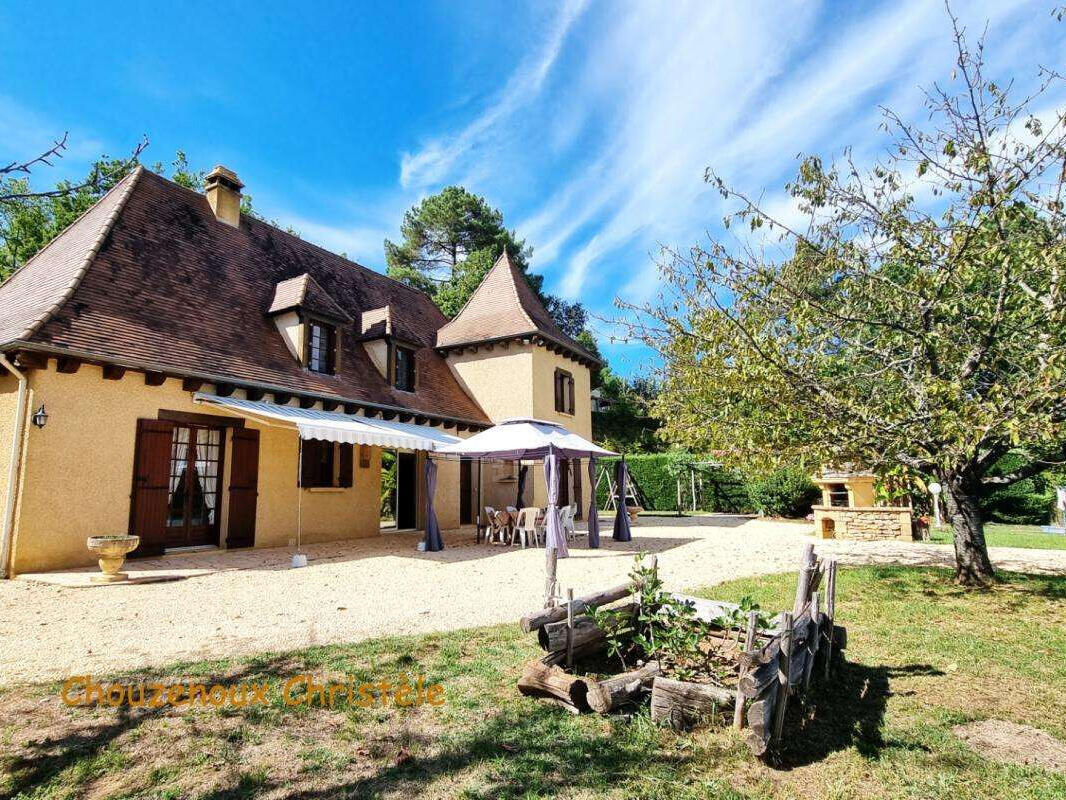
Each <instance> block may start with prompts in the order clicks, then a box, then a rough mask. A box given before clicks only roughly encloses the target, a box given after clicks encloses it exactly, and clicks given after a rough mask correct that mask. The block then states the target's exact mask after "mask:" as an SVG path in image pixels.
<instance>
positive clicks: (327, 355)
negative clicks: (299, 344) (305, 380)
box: [307, 322, 337, 375]
mask: <svg viewBox="0 0 1066 800" xmlns="http://www.w3.org/2000/svg"><path fill="white" fill-rule="evenodd" d="M336 343H337V337H336V333H335V331H334V329H333V327H332V326H330V325H325V324H323V323H321V322H308V323H307V368H308V369H309V370H311V371H312V372H323V373H325V374H327V375H332V374H333V355H334V351H335V350H336Z"/></svg>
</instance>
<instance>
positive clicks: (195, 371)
mask: <svg viewBox="0 0 1066 800" xmlns="http://www.w3.org/2000/svg"><path fill="white" fill-rule="evenodd" d="M305 274H306V275H308V276H309V277H310V278H311V279H313V281H314V283H315V284H317V285H318V286H319V287H320V288H321V289H322V290H323V292H324V293H326V294H327V295H328V296H329V297H330V298H332V299H333V300H334V301H335V302H336V304H337V305H339V306H340V307H341V308H342V309H344V310H345V311H346V312H347V313H348V315H349V316H350V317H352V318H354V319H356V320H358V318H359V317H360V315H361V312H362V311H363V310H369V309H379V308H382V307H384V306H390V307H391V309H392V310H393V319H394V321H395V320H396V318H397V316H398V315H397V314H396V311H397V310H402V322H403V333H404V338H405V339H408V340H409V341H410V342H411V343H412V344H415V345H417V346H418V351H417V356H416V368H417V370H418V376H417V383H416V385H417V386H418V387H419V389H418V391H417V393H409V392H401V391H398V390H396V389H394V388H393V387H392V386H390V385H389V384H388V383H387V382H386V381H385V380H384V379H383V378H382V377H381V374H380V373H379V372H378V371H377V369H376V368H375V367H374V365H373V363H372V362H371V361H370V358H369V357H368V356H367V354H366V352H365V351H364V350H363V347H362V345H361V343H360V339H361V338H362V328H361V327H360V326H359V323H358V322H356V323H353V324H346V325H341V326H339V328H338V332H339V339H340V346H341V357H340V359H339V365H338V372H337V374H336V375H321V374H318V373H314V372H310V371H308V370H306V369H304V368H303V367H301V366H300V364H299V363H297V362H296V361H295V360H294V359H293V358H292V356H291V354H290V353H289V351H288V348H287V347H286V345H285V342H284V341H283V340H282V337H281V336H280V334H279V333H278V331H277V329H276V327H275V325H274V323H273V321H272V320H271V318H270V317H269V316H268V315H267V313H266V311H267V309H269V308H270V307H271V303H272V302H273V299H274V296H275V293H276V287H277V285H278V284H279V283H281V282H284V281H287V280H290V279H292V278H297V277H299V276H301V275H305ZM308 285H310V284H308ZM69 287H73V288H72V289H70V288H69ZM53 306H54V307H55V308H54V310H50V309H52V308H53ZM42 319H43V322H37V321H38V320H42ZM0 320H3V322H2V323H0V346H5V345H6V347H5V349H14V348H15V347H17V345H16V344H15V343H16V342H26V343H30V344H31V345H32V346H35V347H36V348H38V349H45V350H53V351H58V352H66V353H69V354H74V355H79V356H81V357H83V358H86V359H96V360H99V361H104V362H114V363H118V364H121V365H125V366H133V367H142V368H147V369H153V370H158V371H163V372H172V373H175V374H183V375H184V374H188V375H191V376H195V377H206V378H211V377H219V378H223V379H227V380H231V381H232V382H234V383H237V384H251V385H255V386H260V387H264V388H267V389H274V388H278V389H281V390H286V391H291V392H302V393H306V394H315V395H321V396H328V397H335V398H339V399H343V400H348V401H352V402H361V401H362V402H367V403H371V404H376V405H386V406H395V407H399V408H406V409H409V410H412V411H417V412H424V413H426V414H429V415H434V416H441V417H448V418H452V419H458V420H469V421H477V422H488V418H487V417H486V415H485V413H484V411H482V409H481V408H480V407H479V406H478V405H477V403H476V402H475V401H474V400H473V399H472V398H471V397H470V396H469V395H467V394H466V393H465V392H464V391H463V389H462V388H461V387H460V386H459V384H458V382H457V381H456V379H455V377H454V376H453V375H452V373H451V370H450V369H449V368H448V365H447V364H446V363H445V361H444V359H443V358H442V357H441V356H440V355H439V354H438V353H437V352H436V350H435V349H434V348H435V345H436V332H437V329H438V328H440V327H441V326H442V325H443V324H444V323H445V322H446V319H445V317H444V316H443V315H442V314H441V312H440V310H439V309H438V308H437V307H436V306H435V305H434V304H433V301H432V300H430V299H429V297H428V296H427V295H425V294H423V293H422V292H419V291H417V290H415V289H412V288H410V287H408V286H404V285H403V284H401V283H398V282H397V281H394V280H392V279H390V278H387V277H385V276H384V275H381V274H380V273H377V272H373V271H372V270H369V269H366V268H365V267H362V266H360V265H358V264H354V263H352V262H351V261H348V260H346V259H343V258H341V257H340V256H337V255H335V254H333V253H330V252H328V251H326V250H323V249H322V248H320V247H317V246H315V245H313V244H311V243H309V242H305V241H303V240H301V239H299V238H297V237H295V236H291V235H289V234H287V233H284V232H282V231H280V230H278V229H277V228H275V227H273V226H271V225H268V224H267V223H265V222H261V221H259V220H256V219H251V218H249V217H246V216H243V217H241V221H240V226H239V227H237V228H234V227H231V226H229V225H225V224H222V223H220V222H219V221H218V220H216V219H215V217H214V214H212V213H211V209H210V207H209V206H208V203H207V200H206V198H205V197H204V196H203V195H201V194H199V193H197V192H193V191H190V190H188V189H184V188H182V187H180V186H178V185H177V184H174V183H172V182H170V181H168V180H166V179H165V178H162V177H160V176H158V175H156V174H154V173H152V172H150V171H147V170H143V169H138V170H137V171H136V173H134V174H133V175H131V176H130V177H128V178H126V179H124V180H123V181H122V182H121V183H120V184H119V185H118V186H116V187H115V188H114V189H113V190H112V191H111V192H110V193H108V194H107V195H105V197H104V198H103V199H101V200H100V202H99V203H98V204H97V205H96V206H94V207H93V208H92V209H91V210H89V211H88V212H86V214H85V215H84V216H83V217H82V218H81V219H79V220H78V221H77V222H76V223H74V224H73V225H72V226H71V227H70V228H68V229H67V231H66V232H64V233H63V234H62V235H61V236H60V237H59V238H57V239H56V240H55V241H54V242H52V244H50V245H49V246H48V247H47V248H45V249H44V250H42V251H41V252H40V253H39V254H38V255H37V256H36V257H35V258H34V259H32V260H31V261H30V262H28V263H27V264H26V265H25V266H24V267H23V268H22V269H21V270H19V271H18V272H17V273H15V275H14V276H12V277H11V278H10V279H9V280H8V281H7V282H6V283H4V284H3V285H0Z"/></svg>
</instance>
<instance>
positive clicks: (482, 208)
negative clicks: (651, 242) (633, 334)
mask: <svg viewBox="0 0 1066 800" xmlns="http://www.w3.org/2000/svg"><path fill="white" fill-rule="evenodd" d="M400 236H401V240H400V242H399V243H396V242H392V241H390V240H389V239H386V240H385V263H386V271H387V274H388V275H389V276H390V277H393V278H396V279H397V280H399V281H402V282H403V283H406V284H407V285H409V286H413V287H415V288H416V289H421V290H422V291H424V292H426V294H428V295H429V296H430V297H432V298H433V300H434V302H436V304H437V306H438V307H439V308H440V310H441V311H442V312H443V313H444V315H445V316H447V317H454V316H455V315H456V314H458V313H459V311H460V310H462V308H463V306H464V305H465V304H466V301H467V300H469V299H470V295H472V294H473V293H474V290H475V289H477V287H478V286H479V285H480V284H481V281H482V280H483V279H484V278H485V275H486V274H487V273H488V271H489V270H490V269H492V265H493V264H495V263H496V259H498V258H499V257H500V255H501V254H502V253H503V251H504V249H506V250H507V253H508V255H510V257H511V260H512V261H513V262H514V264H515V266H517V267H518V268H519V270H521V271H522V273H523V274H524V275H525V277H526V281H527V282H528V283H529V285H530V287H531V288H532V289H533V291H534V292H536V294H537V296H538V297H539V298H540V300H541V302H543V303H544V306H545V308H546V309H547V310H548V313H549V314H551V316H552V319H553V320H555V323H556V324H557V325H558V326H559V327H560V329H561V330H562V331H563V332H564V333H565V334H566V335H567V336H571V337H574V338H576V337H577V336H578V334H580V333H581V332H582V331H584V330H586V326H587V323H588V312H587V311H586V310H585V307H584V306H583V305H582V304H581V303H570V302H567V301H566V300H563V299H562V298H559V297H555V296H554V295H549V294H545V293H544V291H543V285H544V278H543V276H541V275H538V274H536V273H534V272H530V269H529V266H530V259H531V258H532V256H533V252H532V250H531V249H530V248H529V247H528V246H527V245H526V243H525V240H523V239H519V238H518V237H517V236H516V235H515V233H514V231H510V230H508V229H507V228H506V227H505V226H504V223H503V214H502V213H501V212H500V211H499V209H496V208H493V207H492V206H490V205H489V204H488V203H487V202H486V201H485V198H483V197H481V196H479V195H476V194H473V193H471V192H469V191H467V190H466V189H464V188H463V187H462V186H446V187H444V189H442V190H441V191H440V192H438V193H437V194H435V195H431V196H429V197H426V198H424V199H423V200H421V201H420V202H419V203H418V204H417V205H415V206H412V207H411V208H410V209H408V210H407V212H406V213H405V214H404V215H403V222H402V223H401V224H400Z"/></svg>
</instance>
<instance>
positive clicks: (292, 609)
mask: <svg viewBox="0 0 1066 800" xmlns="http://www.w3.org/2000/svg"><path fill="white" fill-rule="evenodd" d="M811 530H812V527H811V525H810V524H808V523H792V522H780V521H769V520H758V519H746V518H741V517H729V516H702V517H683V518H674V517H641V519H640V522H639V524H638V525H636V526H635V527H634V528H633V541H631V542H625V543H619V542H615V541H614V540H613V539H612V538H611V536H610V534H609V531H605V533H604V535H603V536H602V539H601V542H602V545H601V548H600V549H598V550H589V549H587V548H586V547H585V546H584V544H583V543H582V539H581V538H580V537H579V539H578V542H577V543H576V544H575V545H573V546H572V548H571V551H570V558H567V559H562V560H560V561H559V563H558V577H559V583H560V586H561V587H563V588H564V589H565V588H567V587H573V588H574V589H575V590H576V592H577V593H578V594H581V593H582V592H585V591H590V590H593V589H596V588H602V587H603V586H608V585H612V584H613V583H619V582H621V581H622V580H623V579H624V578H625V576H626V574H627V572H628V571H629V569H630V567H631V565H632V560H633V559H632V557H633V555H634V554H635V553H637V552H640V551H642V550H643V551H647V552H651V553H657V554H658V556H659V564H660V574H661V575H662V576H663V578H664V579H665V581H666V582H667V584H668V586H669V588H671V589H675V590H684V589H688V588H693V587H696V586H705V585H708V584H714V583H717V582H719V581H723V580H727V579H730V578H734V577H742V576H747V575H756V574H764V573H771V572H782V571H786V570H793V569H794V568H795V566H796V563H795V562H796V560H797V558H798V555H799V551H800V547H801V545H802V543H803V542H805V541H808V540H809V539H808V533H809V532H810V531H811ZM419 538H420V537H419V535H418V534H406V533H393V534H386V535H383V536H380V537H374V538H371V539H366V540H360V541H353V542H339V543H332V544H319V545H311V546H308V547H306V548H304V550H305V552H306V553H307V554H308V557H309V559H310V564H309V566H307V567H305V568H302V569H291V568H290V567H289V557H290V553H289V550H288V549H287V548H274V549H255V550H242V551H239V552H228V553H227V552H220V551H211V552H201V553H190V554H183V555H176V556H167V557H164V558H156V559H148V560H141V561H135V562H129V563H128V564H127V567H128V569H127V571H128V572H129V573H130V576H131V577H132V578H134V582H131V583H127V584H113V585H109V586H106V585H105V586H95V587H91V588H86V587H84V586H76V585H75V584H84V579H85V573H86V571H85V570H77V571H71V572H67V573H52V574H51V575H49V576H47V577H46V578H45V579H44V580H47V581H48V582H41V581H40V580H37V579H35V578H34V576H22V577H20V579H17V580H13V581H3V582H0V641H3V642H4V647H3V649H2V651H0V684H4V685H9V684H13V683H21V682H25V681H33V680H45V679H54V678H63V677H65V676H67V675H69V674H87V673H96V674H100V673H102V672H104V671H109V670H116V669H136V668H140V667H145V666H150V665H159V664H164V663H168V662H173V661H176V660H203V659H209V658H226V657H229V656H237V655H247V654H250V653H258V652H263V651H279V650H287V649H291V648H298V647H306V646H310V645H315V644H327V643H334V642H342V641H356V640H360V639H366V638H372V637H377V636H387V635H394V634H396V635H400V634H412V633H426V632H430V631H436V630H448V629H456V628H464V627H470V626H478V625H490V624H497V623H514V622H515V621H516V620H517V619H518V618H519V616H521V614H522V613H524V612H526V611H529V610H530V609H531V608H534V607H536V606H537V605H538V604H540V603H541V602H542V598H543V591H544V550H543V549H542V548H529V549H526V550H523V549H521V548H519V547H502V546H499V545H495V546H493V545H485V544H476V543H475V541H474V532H473V529H472V528H471V529H469V530H468V531H461V532H459V533H456V532H453V531H449V532H447V533H446V534H445V538H446V541H447V547H446V548H445V549H444V550H442V551H440V552H436V553H418V552H416V550H415V547H416V544H417V542H418V541H419ZM818 547H819V552H822V553H824V554H826V555H836V556H837V557H838V558H839V559H840V560H841V561H842V563H848V564H865V563H902V564H924V565H941V566H949V565H950V564H951V563H952V553H951V549H950V548H949V547H947V546H944V545H939V544H929V543H917V542H915V543H910V542H900V541H882V542H854V541H839V540H838V541H832V540H828V541H823V542H819V545H818ZM991 555H992V559H993V561H994V562H995V564H996V566H997V567H999V568H1001V569H1007V570H1017V571H1046V572H1060V573H1066V551H1045V550H1018V549H1010V548H992V550H991ZM90 572H91V570H90Z"/></svg>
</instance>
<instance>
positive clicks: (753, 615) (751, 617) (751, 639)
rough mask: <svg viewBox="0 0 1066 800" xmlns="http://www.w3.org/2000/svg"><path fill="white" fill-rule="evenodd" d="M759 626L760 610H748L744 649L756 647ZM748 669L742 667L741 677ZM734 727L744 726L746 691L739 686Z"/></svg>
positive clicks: (739, 728) (738, 728) (734, 712)
mask: <svg viewBox="0 0 1066 800" xmlns="http://www.w3.org/2000/svg"><path fill="white" fill-rule="evenodd" d="M758 626H759V612H758V611H755V610H752V611H749V612H748V627H747V630H745V632H744V649H745V650H749V651H750V650H754V649H755V631H756V629H757V628H758ZM745 672H747V670H746V669H741V671H740V677H742V678H743V677H744V673H745ZM733 727H734V728H736V729H737V730H738V731H739V730H742V729H743V728H744V693H743V692H741V691H740V687H739V686H738V687H737V704H736V706H735V707H734V708H733Z"/></svg>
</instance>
